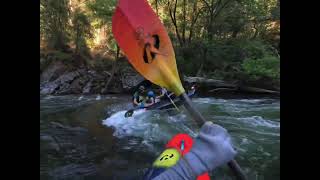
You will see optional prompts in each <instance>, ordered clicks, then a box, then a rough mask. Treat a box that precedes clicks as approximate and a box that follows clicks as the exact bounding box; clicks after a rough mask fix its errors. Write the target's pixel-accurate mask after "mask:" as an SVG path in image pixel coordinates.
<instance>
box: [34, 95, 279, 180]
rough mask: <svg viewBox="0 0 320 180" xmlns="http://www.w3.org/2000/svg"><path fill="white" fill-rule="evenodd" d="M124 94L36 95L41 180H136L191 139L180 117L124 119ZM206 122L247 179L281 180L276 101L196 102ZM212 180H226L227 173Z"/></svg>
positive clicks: (156, 114)
mask: <svg viewBox="0 0 320 180" xmlns="http://www.w3.org/2000/svg"><path fill="white" fill-rule="evenodd" d="M129 100H130V97H129V96H125V95H122V96H112V95H108V96H41V97H40V105H41V107H40V178H41V179H42V180H46V179H70V180H71V179H72V180H78V179H79V180H80V179H88V180H89V179H95V180H100V179H103V180H106V179H126V180H127V179H141V176H142V175H143V173H144V172H145V171H146V169H147V168H148V167H150V166H151V164H152V162H153V160H154V159H155V158H156V157H157V155H158V154H159V153H160V152H161V151H162V150H163V147H164V145H165V143H166V142H167V141H168V140H169V139H170V138H171V137H172V136H173V135H175V134H177V133H188V134H190V135H191V136H195V135H196V134H197V132H198V130H199V129H198V128H197V127H196V124H194V123H193V121H192V120H191V119H190V117H189V115H188V114H187V113H186V112H185V111H184V109H183V108H180V109H181V110H182V113H174V114H172V113H168V112H167V111H148V112H138V113H135V114H134V116H133V117H131V118H127V119H126V118H124V116H123V115H124V113H125V110H128V109H130V108H131V105H130V102H128V101H129ZM193 101H194V103H196V107H197V108H198V109H199V111H200V112H201V113H203V115H204V117H205V118H207V120H214V122H215V123H217V124H220V125H222V126H223V127H225V128H226V129H227V130H228V131H229V132H230V134H231V136H232V138H233V142H234V145H235V147H236V149H237V150H238V155H237V158H236V160H237V161H238V162H239V164H240V165H241V167H242V168H243V169H244V170H245V171H246V172H247V174H248V177H249V179H261V180H267V179H280V102H279V100H277V99H267V98H264V99H228V100H227V99H215V98H196V99H194V100H193ZM212 176H213V177H214V178H213V179H232V175H231V174H230V171H229V170H228V169H227V167H222V168H219V169H217V170H216V171H215V172H214V173H213V174H212Z"/></svg>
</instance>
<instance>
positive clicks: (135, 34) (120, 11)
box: [112, 0, 185, 95]
mask: <svg viewBox="0 0 320 180" xmlns="http://www.w3.org/2000/svg"><path fill="white" fill-rule="evenodd" d="M112 32H113V35H114V37H115V39H116V41H117V43H118V45H119V46H120V48H121V49H122V51H123V52H124V53H125V54H126V56H127V58H128V59H129V62H130V63H131V64H132V65H133V67H134V68H135V69H136V70H137V71H138V72H139V73H140V74H141V75H142V76H144V77H145V78H146V79H148V80H149V81H151V82H153V83H154V84H157V85H159V86H161V87H165V88H167V89H168V90H170V91H172V92H174V93H175V94H176V95H180V94H182V93H184V92H185V90H184V88H183V87H182V84H181V81H180V77H179V74H178V70H177V65H176V59H175V54H174V50H173V47H172V44H171V41H170V38H169V36H168V33H167V32H166V29H165V27H164V26H163V24H162V23H161V21H160V19H159V18H158V17H157V15H156V14H155V12H154V11H153V10H152V8H151V7H150V6H149V4H148V2H147V1H146V0H119V2H118V5H117V8H116V10H115V13H114V15H113V17H112Z"/></svg>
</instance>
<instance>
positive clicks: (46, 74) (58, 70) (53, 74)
mask: <svg viewBox="0 0 320 180" xmlns="http://www.w3.org/2000/svg"><path fill="white" fill-rule="evenodd" d="M64 72H66V66H65V65H64V64H63V63H62V62H59V61H58V62H55V63H52V64H50V65H49V67H47V68H46V69H45V70H44V71H43V72H42V73H41V74H40V81H41V82H50V81H54V80H56V79H57V78H58V77H59V76H60V75H61V74H63V73H64Z"/></svg>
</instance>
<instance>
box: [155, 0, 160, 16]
mask: <svg viewBox="0 0 320 180" xmlns="http://www.w3.org/2000/svg"><path fill="white" fill-rule="evenodd" d="M155 4H156V13H157V15H158V16H159V13H158V0H155Z"/></svg>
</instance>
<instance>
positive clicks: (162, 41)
mask: <svg viewBox="0 0 320 180" xmlns="http://www.w3.org/2000/svg"><path fill="white" fill-rule="evenodd" d="M112 32H113V35H114V37H115V39H116V41H117V43H118V45H119V46H120V48H121V49H122V51H123V52H124V53H125V54H126V56H127V58H128V60H129V62H130V63H131V64H132V65H133V67H134V68H135V69H136V70H137V71H138V72H139V73H140V74H141V75H143V76H144V77H145V78H146V79H148V80H149V81H151V82H153V83H154V84H157V85H159V86H161V87H165V88H166V89H168V90H170V91H172V92H174V93H175V94H176V96H180V98H181V99H182V100H183V101H184V105H185V107H186V109H187V110H188V111H189V112H190V114H191V116H192V118H193V119H194V120H195V121H196V123H197V124H198V125H199V127H201V126H202V125H203V123H204V122H205V119H204V118H203V117H202V115H201V114H200V113H199V112H198V111H197V110H196V109H195V108H194V107H193V106H192V102H191V100H190V99H189V97H188V96H187V94H186V92H185V90H184V88H183V87H182V84H181V81H180V77H179V74H178V70H177V65H176V60H175V54H174V50H173V47H172V43H171V40H170V38H169V36H168V33H167V32H166V29H165V27H164V26H163V25H162V23H161V21H160V19H159V18H158V17H157V15H156V14H155V12H154V11H153V10H152V9H151V7H150V6H149V4H148V2H147V0H134V1H133V0H119V1H118V5H117V7H116V10H115V12H114V15H113V17H112ZM228 165H229V167H230V169H231V170H232V171H233V172H234V174H235V175H236V176H237V177H238V178H239V179H241V180H244V179H247V178H246V176H245V174H244V173H243V171H242V170H241V168H240V166H239V165H238V164H237V162H236V161H235V160H232V161H230V162H229V163H228Z"/></svg>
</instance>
